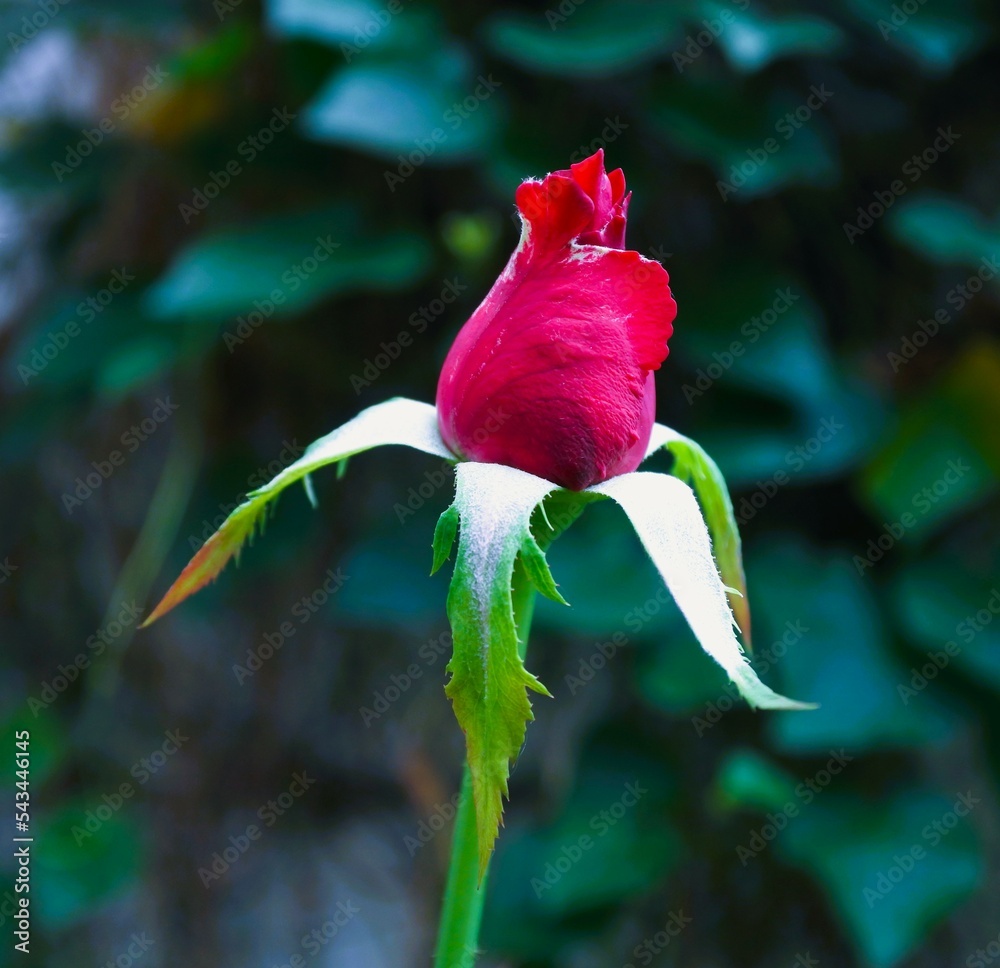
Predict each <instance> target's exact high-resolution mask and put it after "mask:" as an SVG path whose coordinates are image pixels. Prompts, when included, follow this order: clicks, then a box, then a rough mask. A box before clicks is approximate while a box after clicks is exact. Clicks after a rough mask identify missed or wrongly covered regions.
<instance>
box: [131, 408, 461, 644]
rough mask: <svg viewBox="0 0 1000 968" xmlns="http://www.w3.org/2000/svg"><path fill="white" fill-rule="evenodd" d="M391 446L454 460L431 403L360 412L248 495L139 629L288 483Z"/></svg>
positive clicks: (230, 551)
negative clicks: (374, 450) (408, 448)
mask: <svg viewBox="0 0 1000 968" xmlns="http://www.w3.org/2000/svg"><path fill="white" fill-rule="evenodd" d="M389 444H405V445H406V446H408V447H414V448H416V449H417V450H422V451H424V452H425V453H427V454H434V455H435V456H437V457H445V458H451V457H452V454H451V452H450V451H449V450H448V448H447V447H446V446H445V444H444V442H443V441H442V440H441V436H440V434H439V433H438V427H437V411H436V410H435V409H434V407H432V406H431V405H430V404H428V403H418V402H417V401H416V400H407V399H404V398H403V397H396V398H395V399H392V400H387V401H386V402H385V403H380V404H378V405H376V406H374V407H369V408H368V409H367V410H362V411H361V413H359V414H358V415H357V416H356V417H355V418H354V419H353V420H349V421H348V422H347V423H346V424H344V425H343V426H342V427H338V428H337V429H336V430H334V431H332V432H331V433H329V434H327V435H326V436H325V437H320V439H319V440H316V441H314V442H313V443H312V444H310V445H309V447H308V448H307V449H306V452H305V453H304V454H303V455H302V457H300V458H299V459H298V460H297V461H295V463H294V464H290V465H289V466H288V467H286V468H285V469H284V470H283V471H282V472H281V473H280V474H278V476H277V477H275V478H274V479H273V480H271V481H270V483H268V484H265V485H264V487H262V488H259V489H258V490H256V491H252V492H251V493H250V494H249V495H248V496H247V499H246V500H245V501H244V502H243V503H242V504H241V505H240V506H239V507H238V508H237V509H236V510H235V511H233V513H232V514H230V515H229V517H228V518H226V520H225V521H224V522H223V524H222V527H221V528H219V530H218V531H216V532H215V534H213V535H212V537H211V538H209V539H208V541H206V542H205V544H204V545H202V547H201V550H199V551H198V553H197V554H196V555H195V556H194V557H193V558H192V559H191V561H190V562H189V563H188V565H187V567H186V568H185V569H184V570H183V571H182V572H181V574H180V576H179V577H178V578H177V580H176V581H175V582H174V583H173V585H171V586H170V588H169V590H168V591H167V593H166V595H164V596H163V600H162V601H161V602H160V604H159V605H157V606H156V608H155V609H154V610H153V612H152V614H151V615H150V616H149V618H147V619H146V621H145V622H143V623H142V626H143V627H145V626H146V625H149V624H151V623H152V622H155V621H156V620H157V619H158V618H160V617H161V616H163V615H165V614H166V613H167V612H169V611H170V610H171V609H172V608H174V606H176V605H179V604H180V603H181V602H182V601H184V599H185V598H187V597H189V596H190V595H193V594H194V593H195V592H196V591H198V590H199V589H201V588H203V587H204V586H205V585H207V584H208V583H209V582H210V581H212V580H213V579H214V578H215V577H216V576H217V575H218V574H219V572H221V571H222V569H223V568H224V567H225V566H226V563H227V562H228V561H229V559H230V558H232V557H233V556H234V555H236V556H238V555H239V552H240V549H241V548H242V547H243V544H244V542H245V541H246V540H247V539H248V538H251V537H252V536H253V533H254V528H255V527H257V526H258V525H261V526H262V524H263V516H264V512H265V510H266V509H267V506H268V505H269V504H270V503H271V501H273V500H274V499H275V498H276V497H277V496H278V495H279V494H280V493H281V492H282V491H283V490H284V489H285V488H286V487H288V485H289V484H294V483H295V482H296V481H298V480H303V479H305V478H307V477H308V475H309V474H311V473H312V472H313V471H315V470H317V469H318V468H320V467H324V466H325V465H327V464H332V463H335V462H337V461H342V460H344V459H345V458H347V457H350V456H351V455H353V454H359V453H361V452H362V451H365V450H371V449H372V448H373V447H382V446H386V445H389Z"/></svg>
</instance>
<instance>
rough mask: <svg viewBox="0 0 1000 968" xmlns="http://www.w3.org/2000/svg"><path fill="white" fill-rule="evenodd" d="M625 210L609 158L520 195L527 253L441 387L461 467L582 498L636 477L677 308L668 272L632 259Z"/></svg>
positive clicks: (483, 309) (496, 288)
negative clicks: (491, 467)
mask: <svg viewBox="0 0 1000 968" xmlns="http://www.w3.org/2000/svg"><path fill="white" fill-rule="evenodd" d="M629 198H630V196H629V195H626V194H625V176H624V175H623V174H622V172H621V169H619V170H617V171H613V172H611V173H610V174H608V173H606V172H605V170H604V152H603V151H598V152H597V153H596V154H594V155H591V156H590V157H589V158H587V159H586V160H585V161H581V162H580V163H579V164H576V165H573V166H572V167H571V168H570V169H569V170H568V171H565V170H564V171H555V172H552V174H550V175H548V176H547V177H546V178H545V179H544V180H543V181H536V180H531V179H529V180H528V181H526V182H524V183H523V184H522V185H521V186H520V187H519V188H518V190H517V195H516V202H517V208H518V211H519V212H520V215H521V223H522V233H521V241H520V242H519V244H518V246H517V248H516V249H515V250H514V254H513V255H512V256H511V257H510V261H509V262H508V263H507V267H506V268H505V269H504V271H503V272H502V273H501V274H500V278H499V279H497V281H496V283H494V285H493V288H492V289H491V290H490V292H489V295H487V297H486V298H485V299H484V300H483V302H482V304H481V305H480V306H479V308H478V309H477V310H476V311H475V313H473V315H472V318H471V319H469V321H468V322H467V323H466V324H465V326H464V327H462V330H461V331H460V332H459V334H458V337H457V338H456V339H455V343H454V345H453V346H452V348H451V350H450V352H449V353H448V357H447V359H446V360H445V363H444V368H443V369H442V371H441V379H440V381H439V383H438V390H437V411H438V421H439V424H440V427H441V435H442V437H443V438H444V440H445V443H447V445H448V446H449V447H450V448H451V450H452V451H453V452H454V453H455V454H456V455H457V456H459V457H460V458H462V459H467V460H474V461H480V462H483V463H490V464H508V465H510V466H512V467H517V468H520V469H521V470H524V471H528V472H530V473H532V474H536V475H537V476H538V477H543V478H545V479H546V480H549V481H552V482H553V483H555V484H559V485H562V486H563V487H568V488H572V489H573V490H582V489H583V488H585V487H589V486H590V485H591V484H597V483H598V482H600V481H604V480H607V478H609V477H614V476H616V475H618V474H626V473H628V472H629V471H633V470H635V469H636V467H638V466H639V462H640V461H641V460H642V458H643V456H644V455H645V451H646V446H647V444H648V443H649V436H650V431H651V430H652V426H653V421H654V416H655V411H656V396H655V387H654V383H653V371H654V370H657V369H659V367H660V364H661V363H662V362H663V361H664V360H665V359H666V356H667V339H668V338H669V337H670V334H671V333H672V332H673V320H674V316H676V314H677V306H676V304H675V303H674V300H673V297H672V296H671V295H670V287H669V285H668V283H669V279H668V277H667V273H666V270H665V269H664V268H663V266H661V265H660V264H659V263H658V262H653V261H651V260H649V259H646V258H643V256H641V255H639V253H638V252H632V251H629V250H626V249H624V248H623V246H624V244H625V221H626V213H627V210H628V202H629Z"/></svg>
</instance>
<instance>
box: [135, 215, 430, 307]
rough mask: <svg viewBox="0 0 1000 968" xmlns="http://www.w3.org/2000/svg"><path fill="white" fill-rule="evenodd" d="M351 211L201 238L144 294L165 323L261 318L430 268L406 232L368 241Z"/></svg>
mask: <svg viewBox="0 0 1000 968" xmlns="http://www.w3.org/2000/svg"><path fill="white" fill-rule="evenodd" d="M356 222H357V216H356V213H355V212H353V211H352V210H351V209H350V208H348V207H346V206H340V207H324V208H320V209H319V210H318V211H313V210H310V211H308V212H294V213H289V214H285V215H280V216H276V217H272V218H266V219H260V220H258V221H255V222H252V223H248V224H245V225H241V226H239V227H238V228H236V229H226V230H225V231H221V232H212V233H209V234H207V235H204V236H202V237H200V238H199V239H197V241H195V242H193V243H192V244H191V245H189V246H188V247H187V248H185V249H183V250H182V251H181V253H180V254H179V255H178V256H177V257H176V259H175V260H174V261H173V263H172V264H171V265H170V266H169V268H168V269H167V270H166V272H165V273H164V274H163V275H162V276H161V277H160V278H159V279H157V281H156V282H155V283H154V284H153V285H152V286H151V287H150V288H149V289H148V290H147V291H146V294H145V304H144V306H145V309H146V310H147V311H148V312H149V313H150V314H152V315H153V316H154V317H157V318H160V319H169V320H175V319H183V318H188V319H210V320H223V319H227V318H229V317H233V316H249V315H250V314H251V313H254V312H256V313H258V314H259V315H261V316H262V317H263V318H264V319H268V318H270V317H272V316H275V317H277V316H288V315H292V314H294V313H297V312H302V311H304V310H306V309H308V308H309V307H310V306H313V305H315V304H316V303H318V302H320V301H321V300H323V299H326V298H329V297H331V296H335V295H340V294H343V293H349V292H358V291H365V290H374V291H386V290H392V289H399V288H403V287H405V286H408V285H410V284H411V283H412V282H414V281H415V280H417V279H419V278H420V276H422V275H423V273H424V271H425V270H426V268H427V266H428V264H429V253H428V248H427V245H426V243H425V242H424V241H423V240H422V239H421V238H420V237H418V236H416V235H413V234H411V233H409V232H385V233H382V234H380V236H379V237H378V238H368V239H366V238H364V237H363V236H362V234H361V230H360V229H359V228H358V227H357V224H356Z"/></svg>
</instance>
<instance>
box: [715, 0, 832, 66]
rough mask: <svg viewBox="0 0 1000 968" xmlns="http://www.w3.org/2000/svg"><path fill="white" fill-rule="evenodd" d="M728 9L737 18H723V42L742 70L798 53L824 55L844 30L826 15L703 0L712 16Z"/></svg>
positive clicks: (721, 43) (731, 62)
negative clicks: (780, 12)
mask: <svg viewBox="0 0 1000 968" xmlns="http://www.w3.org/2000/svg"><path fill="white" fill-rule="evenodd" d="M723 11H728V16H731V17H733V18H734V19H733V20H732V21H731V22H730V23H728V24H727V23H726V22H725V20H723V21H722V23H723V28H722V30H721V32H720V33H719V46H720V47H721V48H722V51H723V53H724V54H725V55H726V59H727V60H728V61H729V63H730V64H732V65H733V67H735V68H737V69H738V70H741V71H745V72H747V73H752V72H754V71H759V70H760V69H761V68H763V67H766V66H767V65H768V64H770V63H771V62H772V61H775V60H778V59H780V58H782V57H789V56H791V55H794V54H810V55H812V56H814V57H815V56H817V55H818V56H824V55H829V54H834V53H836V52H837V51H838V50H839V48H840V47H841V46H842V44H843V41H844V34H843V32H842V31H841V30H840V29H839V28H838V27H835V26H834V25H833V24H831V23H830V22H829V21H828V20H824V19H823V18H822V17H816V16H812V15H810V14H789V15H787V16H783V17H777V16H770V15H767V14H763V13H762V12H761V11H760V10H754V9H747V10H744V11H735V10H733V9H732V5H731V4H722V3H715V2H714V0H710V2H707V3H702V4H701V12H702V13H703V14H704V16H705V17H707V18H709V19H713V20H714V19H717V18H719V19H721V18H720V14H722V15H723V16H726V14H723Z"/></svg>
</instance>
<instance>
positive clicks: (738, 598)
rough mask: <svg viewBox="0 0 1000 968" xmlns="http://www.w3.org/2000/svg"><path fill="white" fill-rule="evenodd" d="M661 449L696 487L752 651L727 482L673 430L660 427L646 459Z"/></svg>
mask: <svg viewBox="0 0 1000 968" xmlns="http://www.w3.org/2000/svg"><path fill="white" fill-rule="evenodd" d="M660 448H665V449H666V450H668V451H669V452H670V453H671V454H672V455H673V457H674V466H673V467H672V468H671V471H670V472H671V473H672V474H673V475H674V476H675V477H678V478H680V480H682V481H684V483H685V484H689V485H691V487H692V488H694V492H695V494H696V495H697V497H698V503H699V504H700V505H701V507H702V511H703V512H704V514H705V521H706V522H707V524H708V530H709V533H710V534H711V536H712V549H713V551H714V552H715V558H716V561H717V562H718V564H719V571H720V572H721V574H722V580H723V582H724V583H725V585H726V591H727V592H728V594H729V604H730V605H731V606H732V609H733V613H734V614H735V616H736V621H737V624H738V625H739V627H740V631H741V632H742V633H743V641H744V644H745V645H746V647H747V649H751V648H752V645H751V638H750V603H749V601H748V600H747V582H746V576H745V574H744V572H743V548H742V543H741V541H740V530H739V526H738V525H737V523H736V515H735V514H734V513H733V502H732V499H731V498H730V496H729V488H728V486H727V485H726V479H725V478H724V477H723V476H722V471H721V470H719V465H718V464H716V463H715V461H714V460H712V458H711V457H710V456H709V455H708V453H707V452H706V450H705V448H704V447H702V446H701V444H699V443H697V441H694V440H691V438H690V437H685V436H684V435H683V434H679V433H678V432H677V431H676V430H673V429H672V428H670V427H665V426H664V425H663V424H656V425H655V427H654V428H653V437H652V440H651V441H650V446H649V450H648V451H647V455H646V456H647V457H648V456H649V454H651V453H653V452H655V451H656V450H659V449H660Z"/></svg>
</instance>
